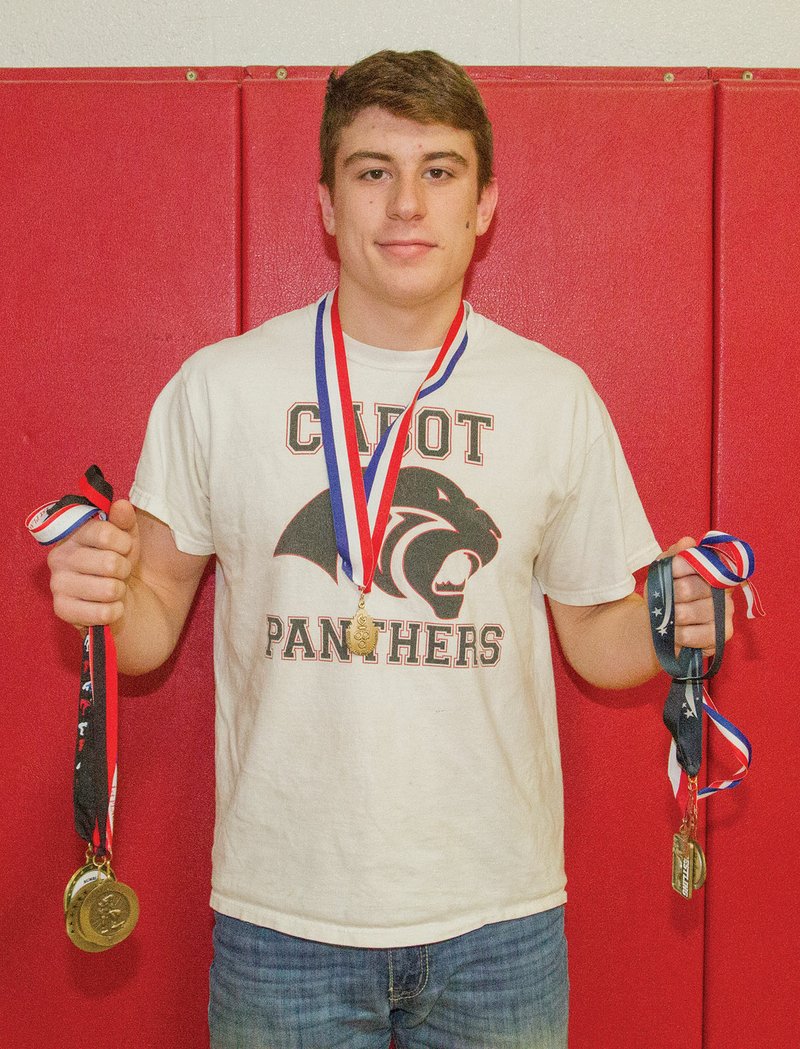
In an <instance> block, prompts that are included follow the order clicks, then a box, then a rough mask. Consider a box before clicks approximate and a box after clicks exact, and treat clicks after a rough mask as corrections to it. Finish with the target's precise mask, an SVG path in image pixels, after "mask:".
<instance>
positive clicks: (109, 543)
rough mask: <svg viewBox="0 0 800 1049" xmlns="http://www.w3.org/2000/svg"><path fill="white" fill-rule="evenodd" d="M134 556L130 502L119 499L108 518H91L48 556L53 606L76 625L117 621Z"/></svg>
mask: <svg viewBox="0 0 800 1049" xmlns="http://www.w3.org/2000/svg"><path fill="white" fill-rule="evenodd" d="M138 555H139V540H138V525H137V522H136V515H135V511H134V508H133V506H132V505H131V504H130V503H129V502H128V501H127V500H123V499H121V500H118V501H117V502H116V503H114V504H113V505H112V506H111V510H110V513H109V519H108V520H107V521H101V520H99V519H98V518H94V519H93V520H91V521H88V522H87V523H86V524H85V525H83V526H82V527H81V528H79V529H77V531H75V532H73V533H72V535H70V536H68V537H67V538H66V539H65V540H63V541H62V542H61V543H58V544H57V545H56V546H54V547H53V548H52V550H51V551H50V554H49V555H48V559H47V561H48V565H49V567H50V589H51V591H52V593H53V610H54V611H55V613H56V615H57V616H58V617H59V618H60V619H64V620H66V622H68V623H73V624H74V625H75V626H103V625H107V624H111V623H115V622H117V621H118V620H119V619H120V618H121V617H122V615H123V614H124V611H125V596H126V592H127V588H128V586H127V584H128V580H129V579H130V576H131V573H132V572H133V569H134V566H135V564H136V561H137V560H138Z"/></svg>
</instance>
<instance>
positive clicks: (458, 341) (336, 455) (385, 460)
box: [315, 289, 469, 594]
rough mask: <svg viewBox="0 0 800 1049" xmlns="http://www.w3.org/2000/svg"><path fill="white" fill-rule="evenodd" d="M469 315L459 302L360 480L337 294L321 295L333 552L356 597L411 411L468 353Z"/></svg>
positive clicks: (320, 378)
mask: <svg viewBox="0 0 800 1049" xmlns="http://www.w3.org/2000/svg"><path fill="white" fill-rule="evenodd" d="M468 312H469V309H468V307H467V304H466V303H464V302H462V303H461V305H460V306H459V308H458V310H457V312H456V315H455V317H454V318H453V321H452V324H451V325H450V329H449V331H448V332H447V336H446V337H445V340H444V343H443V344H442V347H441V349H440V350H439V353H438V354H437V355H436V360H435V361H434V362H433V365H432V366H431V368H430V371H429V372H428V374H427V376H426V377H425V379H424V380H423V381H422V383H421V384H420V386H419V387H418V388H417V391H416V393H415V394H414V396H413V397H412V398H411V400H410V401H409V403H408V405H407V406H406V407H405V408H404V410H403V412H402V413H401V414H400V415H399V416H398V417H397V418H396V419H394V420H393V421H392V424H391V426H389V427H388V428H387V429H386V430H385V432H384V433H383V435H382V437H381V439H380V441H379V442H378V445H377V447H376V449H375V451H374V452H373V454H372V458H371V459H370V461H369V465H368V466H367V468H366V470H365V471H364V472H363V475H362V470H361V463H360V460H359V455H358V439H357V436H356V426H355V418H354V416H353V400H352V396H351V393H350V376H349V373H348V369H347V356H346V353H345V348H344V336H343V334H342V326H341V322H340V320H339V308H338V289H336V290H335V291H333V292H329V293H328V294H327V295H325V296H323V298H322V299H321V300H320V302H319V305H318V307H317V324H316V339H315V365H316V380H317V400H318V402H319V414H320V424H321V427H322V446H323V448H324V451H325V465H326V467H327V471H328V483H329V485H330V495H331V510H332V513H333V525H334V531H335V534H336V548H337V550H338V551H339V556H340V557H341V559H342V569H343V571H344V573H345V575H346V576H347V577H348V578H349V579H351V580H352V581H353V583H355V585H356V586H357V587H358V589H359V590H360V591H361V592H362V594H365V593H369V591H370V588H371V586H372V579H373V576H374V575H375V569H376V568H377V564H378V558H379V555H380V549H381V544H382V543H383V537H384V533H385V531H386V525H387V522H388V520H389V512H390V510H391V507H392V497H393V496H394V490H395V487H396V485H397V477H398V475H399V473H400V462H401V460H402V458H403V451H404V449H405V444H406V437H407V435H408V431H409V428H410V426H411V418H412V416H413V413H414V407H415V405H416V403H417V401H418V400H421V399H422V398H424V397H428V396H429V395H430V394H432V393H433V392H434V391H435V390H438V389H439V388H440V387H441V386H443V385H444V384H445V383H446V382H447V380H448V379H449V378H450V376H451V375H452V373H453V369H454V368H455V366H456V364H457V363H458V362H459V360H460V359H461V357H462V355H463V353H464V351H465V350H466V348H467V318H468Z"/></svg>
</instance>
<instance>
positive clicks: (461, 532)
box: [275, 466, 501, 619]
mask: <svg viewBox="0 0 800 1049" xmlns="http://www.w3.org/2000/svg"><path fill="white" fill-rule="evenodd" d="M500 538H501V534H500V529H499V528H498V527H497V525H496V524H495V523H494V521H493V520H492V519H491V517H490V516H489V515H488V514H487V513H486V511H485V510H481V508H480V507H479V506H478V504H477V503H476V502H474V500H472V499H469V498H468V497H467V496H466V495H465V494H464V492H463V491H462V490H461V489H460V488H459V487H458V485H457V484H454V483H453V482H452V481H451V480H450V479H449V478H448V477H444V476H443V475H442V474H440V473H436V472H435V471H433V470H426V469H423V468H422V467H419V466H408V467H404V468H403V469H401V470H400V473H399V475H398V479H397V487H396V488H395V492H394V497H393V499H392V509H391V513H390V515H389V521H388V523H387V526H386V533H385V536H384V540H383V546H382V547H381V552H380V558H379V562H378V566H377V568H376V570H375V577H374V580H373V583H374V585H375V586H377V587H378V589H380V590H382V591H383V592H384V593H385V594H390V595H391V596H392V597H400V598H402V597H406V596H407V592H408V589H409V588H410V589H411V590H414V591H415V592H416V593H417V594H419V595H420V597H422V598H424V599H425V601H427V603H428V604H429V605H430V607H431V608H432V609H433V612H434V614H435V615H436V616H437V617H438V618H439V619H455V618H457V616H458V614H459V612H460V611H461V605H462V604H463V602H464V590H465V587H466V584H467V580H468V579H469V578H470V577H471V576H473V575H474V574H475V573H476V572H477V571H478V569H479V568H482V567H483V566H484V565H487V564H488V563H489V562H490V561H491V560H492V558H493V557H494V556H495V554H496V553H497V549H498V545H499V543H498V541H499V540H500ZM281 554H292V555H294V556H295V557H304V558H306V559H307V560H309V561H312V562H313V563H314V564H316V565H319V567H320V568H321V569H323V571H325V572H327V573H328V575H329V576H330V577H331V579H333V580H334V582H335V581H336V580H337V578H338V555H337V551H336V537H335V534H334V530H333V515H332V513H331V504H330V494H329V491H328V489H325V491H324V492H320V494H319V495H317V496H315V497H314V498H313V499H312V500H311V501H310V502H309V503H307V504H306V505H305V506H304V507H303V508H302V509H301V510H299V511H298V513H297V514H295V516H294V517H293V518H292V520H291V521H290V522H289V524H288V525H287V527H286V529H285V530H284V532H283V535H282V536H281V537H280V539H279V540H278V544H277V546H276V547H275V556H276V557H277V556H279V555H281Z"/></svg>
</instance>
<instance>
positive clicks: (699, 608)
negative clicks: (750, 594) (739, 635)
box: [675, 580, 734, 656]
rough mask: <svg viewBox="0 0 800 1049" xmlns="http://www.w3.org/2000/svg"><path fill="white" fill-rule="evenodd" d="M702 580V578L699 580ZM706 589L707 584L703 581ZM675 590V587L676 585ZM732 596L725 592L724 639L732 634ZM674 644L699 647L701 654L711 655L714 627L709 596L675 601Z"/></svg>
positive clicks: (713, 650)
mask: <svg viewBox="0 0 800 1049" xmlns="http://www.w3.org/2000/svg"><path fill="white" fill-rule="evenodd" d="M701 582H702V580H701ZM703 586H704V587H706V590H709V587H708V584H706V583H703ZM676 590H677V587H676ZM733 612H734V608H733V598H732V596H731V593H730V591H727V592H726V594H725V640H726V641H729V640H730V638H731V637H732V636H733ZM675 645H676V647H677V648H699V649H702V651H703V655H705V656H713V655H714V652H715V651H716V629H715V625H714V604H713V602H712V600H711V597H710V596H708V597H699V598H697V599H696V600H689V601H681V602H678V600H677V598H676V601H675Z"/></svg>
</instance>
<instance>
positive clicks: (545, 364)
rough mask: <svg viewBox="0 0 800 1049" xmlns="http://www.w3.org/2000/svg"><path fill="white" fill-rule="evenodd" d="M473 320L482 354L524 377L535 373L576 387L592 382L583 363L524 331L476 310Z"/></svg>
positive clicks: (540, 377)
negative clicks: (518, 330) (506, 325)
mask: <svg viewBox="0 0 800 1049" xmlns="http://www.w3.org/2000/svg"><path fill="white" fill-rule="evenodd" d="M470 324H471V331H472V332H474V334H475V337H476V338H475V341H476V344H477V346H478V348H479V352H480V354H481V356H483V355H484V354H485V355H486V357H487V359H488V361H491V362H492V363H493V364H494V365H496V366H498V367H502V368H503V369H504V370H508V371H510V372H511V373H517V374H518V376H519V377H520V379H524V378H528V377H531V376H535V377H537V378H538V379H540V380H544V379H547V380H548V381H551V382H554V383H558V384H563V385H565V386H571V387H573V388H583V387H586V386H591V383H590V381H589V378H588V376H587V375H586V372H584V370H583V369H582V368H581V367H580V365H579V364H576V362H575V361H573V360H570V359H569V358H568V357H566V356H564V355H563V354H561V353H560V352H558V350H553V349H551V348H550V347H548V346H545V345H544V344H543V343H541V342H538V341H537V340H536V339H532V338H529V337H527V336H525V335H520V334H519V332H516V331H512V330H511V329H510V328H506V327H504V326H503V325H502V324H499V323H498V322H497V321H494V320H492V319H491V318H490V317H487V316H485V315H484V314H481V313H478V312H477V311H475V310H473V311H472V318H471V321H470ZM488 361H487V363H488ZM482 363H483V362H482Z"/></svg>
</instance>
